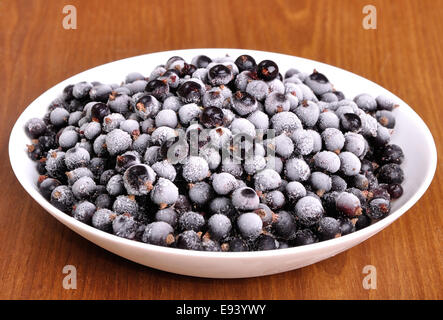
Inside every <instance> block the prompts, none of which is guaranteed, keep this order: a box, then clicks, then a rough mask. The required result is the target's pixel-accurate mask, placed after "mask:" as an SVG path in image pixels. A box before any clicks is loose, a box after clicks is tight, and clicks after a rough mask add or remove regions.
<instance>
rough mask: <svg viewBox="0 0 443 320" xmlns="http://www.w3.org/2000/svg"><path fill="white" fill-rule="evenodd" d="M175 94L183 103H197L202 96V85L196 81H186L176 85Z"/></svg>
mask: <svg viewBox="0 0 443 320" xmlns="http://www.w3.org/2000/svg"><path fill="white" fill-rule="evenodd" d="M177 95H178V96H179V97H180V98H181V100H182V101H183V102H184V103H199V102H200V99H201V96H202V87H201V85H200V84H199V83H197V82H196V81H186V82H185V83H183V84H182V85H180V87H178V89H177Z"/></svg>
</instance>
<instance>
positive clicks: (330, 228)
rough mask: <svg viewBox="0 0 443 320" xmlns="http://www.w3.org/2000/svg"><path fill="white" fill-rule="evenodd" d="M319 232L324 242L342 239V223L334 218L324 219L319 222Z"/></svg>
mask: <svg viewBox="0 0 443 320" xmlns="http://www.w3.org/2000/svg"><path fill="white" fill-rule="evenodd" d="M317 232H318V234H319V237H320V239H322V240H329V239H334V238H337V237H340V236H341V229H340V222H339V221H338V220H336V219H334V218H332V217H323V218H322V219H321V220H320V221H319V222H318V228H317Z"/></svg>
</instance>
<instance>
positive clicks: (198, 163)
mask: <svg viewBox="0 0 443 320" xmlns="http://www.w3.org/2000/svg"><path fill="white" fill-rule="evenodd" d="M182 174H183V178H185V180H186V181H188V182H197V181H201V180H203V179H205V178H206V177H207V176H208V174H209V166H208V162H207V161H206V160H205V159H203V158H202V157H195V156H191V157H189V158H188V159H187V160H186V162H185V163H184V165H183V172H182Z"/></svg>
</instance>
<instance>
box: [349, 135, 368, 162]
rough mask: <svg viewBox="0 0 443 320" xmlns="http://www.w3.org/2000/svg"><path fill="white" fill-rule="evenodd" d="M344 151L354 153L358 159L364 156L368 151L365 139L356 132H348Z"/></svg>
mask: <svg viewBox="0 0 443 320" xmlns="http://www.w3.org/2000/svg"><path fill="white" fill-rule="evenodd" d="M344 150H345V151H349V152H352V153H353V154H355V155H356V156H357V157H360V156H362V155H363V154H364V152H365V150H366V141H365V138H363V136H362V135H361V134H358V133H355V132H346V133H345V146H344Z"/></svg>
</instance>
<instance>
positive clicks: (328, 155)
mask: <svg viewBox="0 0 443 320" xmlns="http://www.w3.org/2000/svg"><path fill="white" fill-rule="evenodd" d="M314 163H315V165H316V166H317V167H318V168H319V169H323V170H326V171H328V172H330V173H335V172H337V171H338V170H339V169H340V158H339V157H338V156H337V154H336V153H334V152H332V151H321V152H319V153H317V154H316V155H315V156H314Z"/></svg>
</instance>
